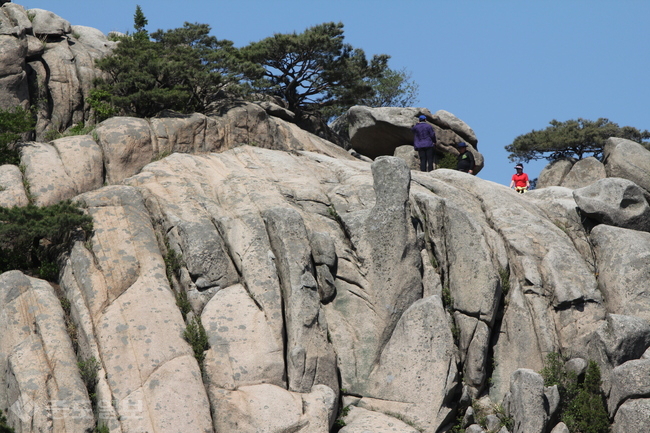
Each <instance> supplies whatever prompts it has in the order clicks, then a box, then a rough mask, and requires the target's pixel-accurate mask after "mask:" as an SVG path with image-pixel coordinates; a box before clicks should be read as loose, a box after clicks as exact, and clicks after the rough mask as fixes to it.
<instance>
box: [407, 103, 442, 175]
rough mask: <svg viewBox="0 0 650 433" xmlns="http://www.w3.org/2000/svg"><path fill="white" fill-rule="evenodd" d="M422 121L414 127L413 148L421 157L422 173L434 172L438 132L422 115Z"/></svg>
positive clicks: (412, 129)
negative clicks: (434, 152) (434, 150)
mask: <svg viewBox="0 0 650 433" xmlns="http://www.w3.org/2000/svg"><path fill="white" fill-rule="evenodd" d="M419 118H420V121H419V122H418V123H416V124H415V125H413V127H412V128H411V131H413V135H414V138H413V147H414V148H415V150H417V151H418V154H419V155H420V171H431V170H433V149H434V147H435V145H436V132H435V131H434V130H433V127H432V126H431V125H429V124H428V123H427V122H426V120H427V117H426V116H424V115H420V117H419Z"/></svg>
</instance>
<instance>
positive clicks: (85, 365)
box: [77, 357, 100, 404]
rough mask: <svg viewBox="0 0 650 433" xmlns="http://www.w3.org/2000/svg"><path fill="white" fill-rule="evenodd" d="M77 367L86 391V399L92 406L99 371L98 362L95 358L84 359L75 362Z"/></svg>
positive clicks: (95, 395)
mask: <svg viewBox="0 0 650 433" xmlns="http://www.w3.org/2000/svg"><path fill="white" fill-rule="evenodd" d="M77 367H79V374H80V375H81V380H83V383H84V385H85V386H86V390H87V391H88V397H89V398H90V401H91V402H92V403H93V404H94V402H95V399H96V397H97V381H98V377H97V372H98V371H99V368H100V367H99V362H97V360H96V359H95V357H91V358H89V359H86V360H85V361H79V362H77Z"/></svg>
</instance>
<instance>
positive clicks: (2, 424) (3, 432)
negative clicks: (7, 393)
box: [0, 409, 15, 433]
mask: <svg viewBox="0 0 650 433" xmlns="http://www.w3.org/2000/svg"><path fill="white" fill-rule="evenodd" d="M0 433H15V430H14V429H13V428H11V427H9V426H8V425H7V418H6V417H5V415H4V414H3V413H2V409H0Z"/></svg>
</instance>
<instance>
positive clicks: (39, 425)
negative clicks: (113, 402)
mask: <svg viewBox="0 0 650 433" xmlns="http://www.w3.org/2000/svg"><path fill="white" fill-rule="evenodd" d="M0 327H2V332H1V333H0V371H2V374H0V407H1V408H3V409H5V410H6V409H7V408H9V410H8V411H7V412H6V416H7V419H8V421H9V425H10V426H13V427H14V428H15V429H16V430H17V431H21V432H36V431H65V432H71V433H84V432H86V431H90V430H92V429H93V427H94V425H95V421H94V418H93V416H92V409H91V403H90V399H89V396H88V392H87V390H86V387H85V386H84V382H83V381H82V379H81V375H80V372H79V369H78V368H77V357H76V354H75V353H74V350H73V347H72V341H71V340H70V337H69V336H68V333H67V332H66V320H65V318H64V311H63V308H62V307H61V303H60V302H59V299H58V298H57V296H56V294H55V293H54V288H53V287H52V285H50V283H48V282H47V281H43V280H38V279H36V278H31V277H28V276H26V275H24V274H23V273H22V272H20V271H10V272H5V273H4V274H2V275H0ZM54 411H56V412H54ZM52 413H55V414H56V415H57V416H55V417H52Z"/></svg>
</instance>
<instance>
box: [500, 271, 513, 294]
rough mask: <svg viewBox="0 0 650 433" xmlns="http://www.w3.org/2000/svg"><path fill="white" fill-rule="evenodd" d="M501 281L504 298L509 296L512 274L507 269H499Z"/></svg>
mask: <svg viewBox="0 0 650 433" xmlns="http://www.w3.org/2000/svg"><path fill="white" fill-rule="evenodd" d="M499 279H500V280H501V292H503V296H504V297H505V296H508V292H509V291H510V272H509V271H508V270H507V269H499Z"/></svg>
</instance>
